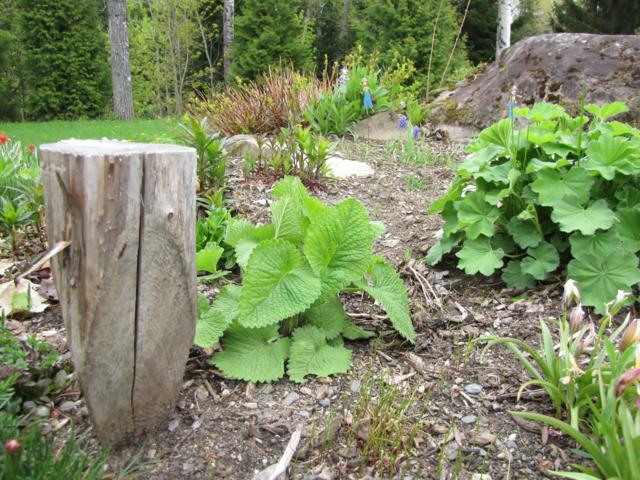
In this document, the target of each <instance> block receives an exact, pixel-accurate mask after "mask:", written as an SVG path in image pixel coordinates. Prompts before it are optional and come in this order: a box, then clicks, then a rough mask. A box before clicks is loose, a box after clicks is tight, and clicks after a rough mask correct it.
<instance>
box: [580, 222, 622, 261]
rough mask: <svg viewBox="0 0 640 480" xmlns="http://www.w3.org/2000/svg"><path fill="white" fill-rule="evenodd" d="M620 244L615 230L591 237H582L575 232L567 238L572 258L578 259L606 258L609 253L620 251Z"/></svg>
mask: <svg viewBox="0 0 640 480" xmlns="http://www.w3.org/2000/svg"><path fill="white" fill-rule="evenodd" d="M620 242H621V241H620V238H619V237H618V235H617V233H616V231H615V229H611V230H607V231H606V232H598V233H595V234H593V235H582V234H581V233H580V232H575V233H574V234H572V235H571V237H569V243H570V244H571V255H572V256H573V258H580V257H581V256H583V255H595V256H596V257H606V256H607V255H609V254H610V253H611V252H613V251H616V250H619V249H620Z"/></svg>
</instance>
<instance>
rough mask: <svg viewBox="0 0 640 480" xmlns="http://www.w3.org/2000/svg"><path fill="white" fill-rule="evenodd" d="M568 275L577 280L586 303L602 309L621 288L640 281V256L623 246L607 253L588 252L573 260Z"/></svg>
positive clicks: (627, 289) (628, 288)
mask: <svg viewBox="0 0 640 480" xmlns="http://www.w3.org/2000/svg"><path fill="white" fill-rule="evenodd" d="M568 276H569V278H571V279H573V280H575V281H576V283H577V285H578V288H579V289H580V294H581V299H582V303H583V304H584V305H588V306H591V307H595V308H596V309H597V310H598V311H599V312H602V311H603V309H604V304H605V303H607V302H609V301H611V300H613V299H614V298H615V297H616V294H617V293H618V290H623V291H629V290H631V287H632V286H633V285H635V284H636V283H638V282H640V270H639V269H638V257H637V256H636V255H635V254H633V253H631V252H625V251H623V250H617V251H614V252H611V253H609V255H607V256H596V255H592V254H585V255H582V256H580V257H579V258H575V259H573V260H572V261H571V262H569V267H568Z"/></svg>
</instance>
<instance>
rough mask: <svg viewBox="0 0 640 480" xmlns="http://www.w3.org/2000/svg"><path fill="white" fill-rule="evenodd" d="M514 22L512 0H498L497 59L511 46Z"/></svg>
mask: <svg viewBox="0 0 640 480" xmlns="http://www.w3.org/2000/svg"><path fill="white" fill-rule="evenodd" d="M512 21H513V4H512V0H498V29H497V37H496V59H499V58H500V54H501V53H502V51H503V50H504V49H506V48H509V47H510V46H511V22H512Z"/></svg>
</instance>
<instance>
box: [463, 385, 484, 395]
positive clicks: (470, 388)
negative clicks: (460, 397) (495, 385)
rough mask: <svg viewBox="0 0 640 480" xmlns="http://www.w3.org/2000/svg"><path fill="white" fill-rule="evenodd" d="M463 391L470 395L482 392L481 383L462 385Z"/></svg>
mask: <svg viewBox="0 0 640 480" xmlns="http://www.w3.org/2000/svg"><path fill="white" fill-rule="evenodd" d="M464 391H465V392H467V393H469V394H471V395H479V394H480V393H482V385H478V384H477V383H470V384H469V385H465V386H464Z"/></svg>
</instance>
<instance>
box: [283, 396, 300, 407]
mask: <svg viewBox="0 0 640 480" xmlns="http://www.w3.org/2000/svg"><path fill="white" fill-rule="evenodd" d="M299 398H300V395H298V394H297V393H296V392H290V393H289V394H288V395H287V396H286V397H284V400H283V401H282V404H283V405H284V406H285V407H288V406H289V405H291V404H292V403H293V402H295V401H297V400H298V399H299Z"/></svg>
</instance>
